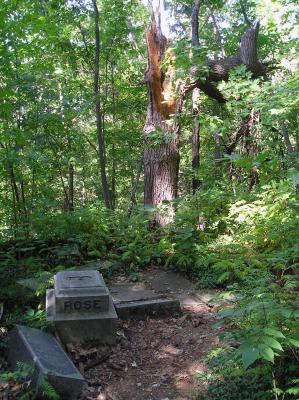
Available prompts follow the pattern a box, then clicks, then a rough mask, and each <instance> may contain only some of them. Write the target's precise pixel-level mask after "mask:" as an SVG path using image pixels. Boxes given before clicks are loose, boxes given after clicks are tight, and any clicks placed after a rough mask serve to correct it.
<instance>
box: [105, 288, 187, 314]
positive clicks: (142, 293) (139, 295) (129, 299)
mask: <svg viewBox="0 0 299 400" xmlns="http://www.w3.org/2000/svg"><path fill="white" fill-rule="evenodd" d="M110 293H111V295H112V298H113V302H114V305H115V308H116V311H117V314H118V316H119V317H120V318H122V319H129V318H132V319H145V318H146V317H148V316H157V317H158V316H159V317H163V316H170V315H174V314H176V313H179V312H180V302H179V301H178V300H176V299H174V298H173V297H172V296H169V295H167V294H164V295H163V294H161V293H157V292H155V291H154V290H149V289H147V288H146V287H145V285H144V284H143V283H136V284H130V283H121V284H116V285H113V286H111V287H110Z"/></svg>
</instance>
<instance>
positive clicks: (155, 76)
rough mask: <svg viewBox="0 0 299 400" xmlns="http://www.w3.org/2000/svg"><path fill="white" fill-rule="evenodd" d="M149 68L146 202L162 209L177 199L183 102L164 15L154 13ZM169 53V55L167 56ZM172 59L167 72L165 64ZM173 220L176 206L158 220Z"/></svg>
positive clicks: (148, 34)
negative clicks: (177, 89) (174, 83)
mask: <svg viewBox="0 0 299 400" xmlns="http://www.w3.org/2000/svg"><path fill="white" fill-rule="evenodd" d="M146 45H147V59H148V68H147V71H146V74H145V78H144V81H145V82H146V83H147V87H148V106H147V116H146V123H145V126H144V136H145V150H144V158H143V164H144V203H145V205H146V206H148V205H150V206H152V205H154V206H159V205H161V203H162V202H163V201H167V202H171V201H172V200H174V199H175V198H176V196H177V191H178V173H179V161H180V154H179V125H178V123H177V122H175V120H174V119H173V116H174V114H175V113H176V112H178V111H179V108H180V102H178V100H177V98H176V97H175V93H174V90H173V87H172V78H173V75H174V72H175V71H174V66H173V64H172V59H171V57H172V54H171V52H170V51H169V50H168V49H167V47H168V41H167V39H166V37H165V36H164V35H163V34H162V30H161V18H160V15H159V14H158V15H156V16H155V15H154V13H153V14H152V22H151V26H150V28H149V29H148V30H147V32H146ZM167 52H168V53H167ZM166 55H167V56H168V59H169V63H168V67H167V69H166V70H165V71H163V70H162V67H161V62H162V60H163V59H164V58H165V56H166ZM172 217H173V210H172V206H170V210H168V212H167V213H164V214H162V213H161V212H157V213H156V216H155V221H156V223H157V224H158V225H165V224H167V223H168V222H170V221H171V219H172Z"/></svg>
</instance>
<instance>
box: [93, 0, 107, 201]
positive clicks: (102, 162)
mask: <svg viewBox="0 0 299 400" xmlns="http://www.w3.org/2000/svg"><path fill="white" fill-rule="evenodd" d="M92 3H93V9H94V30H95V60H94V97H95V112H96V122H97V137H98V155H99V166H100V177H101V182H102V188H103V195H104V201H105V205H106V207H107V208H111V200H110V193H109V186H108V181H107V175H106V151H105V139H104V130H103V121H102V109H101V97H100V94H101V93H100V87H101V86H100V29H99V10H98V6H97V0H92Z"/></svg>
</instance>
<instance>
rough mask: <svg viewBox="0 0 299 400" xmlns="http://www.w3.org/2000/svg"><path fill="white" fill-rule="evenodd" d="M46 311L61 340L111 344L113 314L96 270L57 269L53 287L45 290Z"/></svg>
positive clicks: (113, 341)
mask: <svg viewBox="0 0 299 400" xmlns="http://www.w3.org/2000/svg"><path fill="white" fill-rule="evenodd" d="M46 311H47V321H53V322H54V325H55V330H56V332H57V333H58V335H59V337H60V338H61V340H62V341H63V342H64V343H76V342H83V341H88V340H94V339H95V340H97V341H99V342H100V343H108V344H113V343H115V340H116V322H117V314H116V311H115V308H114V305H113V301H112V298H111V296H110V293H109V290H108V288H107V286H106V285H105V282H104V279H103V277H102V275H101V274H100V273H99V272H98V271H64V272H58V273H57V274H56V275H55V277H54V289H51V290H47V298H46Z"/></svg>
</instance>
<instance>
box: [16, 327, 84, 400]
mask: <svg viewBox="0 0 299 400" xmlns="http://www.w3.org/2000/svg"><path fill="white" fill-rule="evenodd" d="M8 362H9V363H10V365H11V366H12V367H13V368H15V367H16V366H17V363H18V362H22V363H26V364H29V365H31V366H32V367H33V368H34V373H33V376H32V380H31V384H32V387H33V388H38V387H39V386H40V385H41V383H42V380H43V378H47V380H48V381H49V383H50V384H51V385H52V386H53V387H54V389H55V390H56V392H57V393H58V394H59V395H60V397H61V398H62V399H76V398H77V397H78V396H79V395H80V393H81V391H82V389H83V387H84V385H85V381H84V378H83V377H82V375H81V374H80V372H79V371H78V370H77V368H76V367H75V365H74V364H73V362H72V361H71V359H70V358H69V357H68V356H67V354H66V353H65V352H64V351H63V349H62V348H61V346H60V345H59V343H58V342H57V340H56V339H55V338H54V337H53V336H51V335H49V334H47V333H45V332H42V331H41V330H39V329H34V328H29V327H27V326H22V325H16V327H15V328H14V329H13V330H12V331H11V333H10V335H9V343H8Z"/></svg>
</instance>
